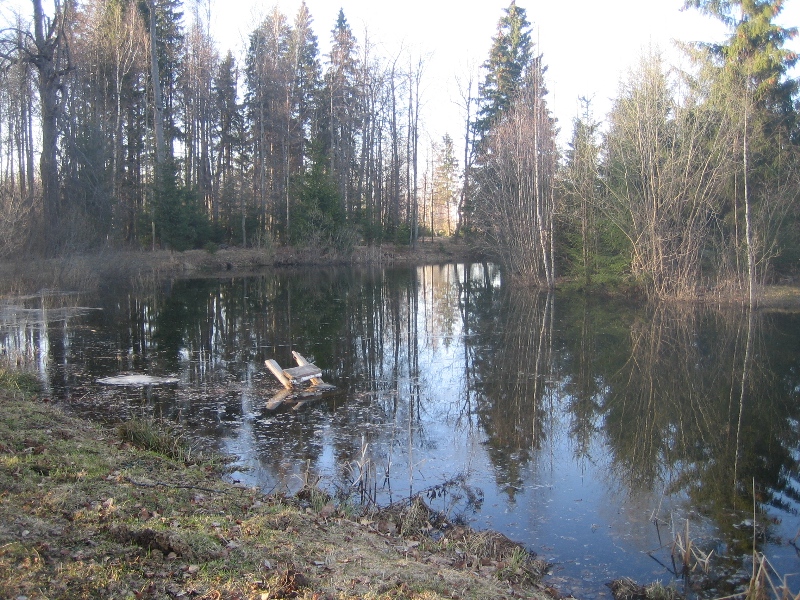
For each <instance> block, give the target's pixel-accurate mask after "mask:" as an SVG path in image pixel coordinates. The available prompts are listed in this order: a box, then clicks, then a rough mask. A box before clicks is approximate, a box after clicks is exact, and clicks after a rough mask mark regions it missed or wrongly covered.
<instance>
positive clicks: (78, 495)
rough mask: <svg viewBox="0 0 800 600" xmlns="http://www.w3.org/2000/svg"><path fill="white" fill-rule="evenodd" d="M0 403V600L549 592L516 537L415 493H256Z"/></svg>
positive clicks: (59, 418)
mask: <svg viewBox="0 0 800 600" xmlns="http://www.w3.org/2000/svg"><path fill="white" fill-rule="evenodd" d="M0 374H2V370H0ZM0 408H2V410H0V440H1V441H0V489H2V490H3V491H2V493H0V596H2V597H9V598H11V597H14V598H19V597H23V596H24V597H27V598H36V597H62V598H68V597H108V598H155V597H167V596H168V597H175V598H177V597H199V598H209V599H210V598H222V597H224V598H259V599H262V598H283V597H296V598H308V599H311V598H314V599H321V598H330V599H332V598H420V599H438V598H475V599H479V598H532V599H537V600H550V599H551V598H553V597H556V596H557V593H556V592H555V590H552V589H549V588H547V587H546V586H545V585H544V584H543V583H541V577H542V575H543V573H544V571H545V570H546V568H547V566H546V564H545V563H543V562H542V561H540V560H537V559H536V558H535V557H533V556H532V555H530V554H528V553H527V552H526V551H524V549H522V547H521V546H520V545H518V544H515V543H513V542H511V541H510V540H508V538H505V536H502V535H501V534H497V533H493V532H478V531H473V530H471V529H469V528H467V527H463V526H456V525H453V524H451V523H446V522H442V521H439V520H437V516H436V515H435V514H434V513H432V512H431V511H430V510H429V509H427V507H426V506H425V504H424V502H423V501H422V500H421V499H416V500H414V501H412V502H410V503H405V502H404V503H403V505H402V506H397V505H395V506H393V507H387V508H383V509H380V510H367V511H364V512H361V511H360V510H357V509H356V507H354V506H352V505H349V504H347V503H340V502H338V501H336V500H334V499H333V498H330V497H329V496H327V495H325V494H324V492H322V491H320V490H318V489H316V488H315V487H314V486H308V487H307V488H305V489H304V490H303V491H302V492H301V493H299V494H298V495H297V496H296V497H285V496H281V495H266V494H263V493H261V492H260V491H258V490H256V489H253V488H246V487H242V486H239V485H235V484H232V483H226V482H225V481H224V480H223V470H224V461H222V460H221V459H220V457H213V456H208V457H197V458H196V459H190V460H180V458H184V459H185V458H187V456H186V455H179V457H178V459H176V458H174V457H173V458H170V457H168V456H165V455H164V454H163V453H159V452H156V451H152V450H146V449H142V448H141V447H140V445H139V444H137V443H134V442H132V441H129V440H128V439H127V438H123V437H122V436H121V433H120V431H121V430H117V431H114V430H113V429H110V428H108V427H104V426H101V425H98V424H97V423H94V422H91V421H88V420H86V419H83V418H79V417H76V416H74V415H71V414H70V412H69V409H68V407H64V408H62V407H61V406H60V405H58V404H51V403H50V402H48V401H47V399H46V398H41V397H39V396H36V395H31V394H29V393H22V392H14V391H8V390H0ZM432 533H435V535H431V534H432ZM43 590H47V592H46V593H43Z"/></svg>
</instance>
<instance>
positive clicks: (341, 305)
mask: <svg viewBox="0 0 800 600" xmlns="http://www.w3.org/2000/svg"><path fill="white" fill-rule="evenodd" d="M798 333H800V315H798V314H793V313H780V312H754V313H748V312H747V311H743V310H736V309H727V310H721V309H715V308H713V307H709V306H702V307H698V306H688V305H650V304H641V303H638V304H637V303H626V302H621V301H618V300H617V301H611V300H606V299H591V298H589V299H587V298H585V297H583V296H576V295H569V294H555V295H548V294H544V293H537V292H534V291H531V290H527V289H518V288H515V287H513V286H510V285H506V283H505V282H504V280H503V277H502V275H501V273H500V272H499V271H498V270H497V269H496V268H495V267H493V266H492V265H490V264H448V265H437V266H425V267H415V268H391V269H389V268H385V269H379V268H373V269H362V270H358V269H304V270H287V271H270V272H266V273H261V274H258V275H253V276H249V277H236V278H227V279H214V278H207V279H174V280H146V279H143V280H139V281H137V282H136V283H135V285H134V284H131V285H122V284H120V285H114V284H113V282H111V283H109V285H108V287H107V289H105V290H104V291H103V292H102V293H100V294H93V295H92V296H91V297H82V296H81V295H79V294H78V295H69V294H58V295H55V294H42V295H38V296H31V297H28V298H20V299H16V300H15V301H11V300H8V301H6V302H5V304H3V305H2V306H0V352H2V353H3V355H4V356H5V357H6V360H11V359H13V360H15V361H17V362H18V363H20V364H23V365H28V366H29V367H30V368H32V369H36V370H38V372H39V373H40V376H41V378H42V380H43V381H44V382H45V386H46V393H47V394H49V395H51V396H52V397H53V398H56V399H58V400H59V401H61V402H63V403H64V404H66V405H68V406H70V407H72V409H73V410H75V411H78V412H80V413H82V414H87V415H90V416H92V417H94V418H98V419H103V420H106V421H110V422H114V421H118V420H121V419H124V418H126V417H128V416H131V415H149V416H155V417H158V418H164V419H169V420H173V421H179V422H180V423H182V424H183V426H185V427H186V428H187V430H188V431H189V432H191V435H192V436H193V437H194V438H195V439H196V440H198V441H199V442H201V443H203V444H205V445H207V446H213V447H214V448H217V449H219V450H221V451H223V452H226V453H230V454H233V455H235V456H236V457H237V462H236V463H235V468H236V470H235V472H234V473H233V474H232V475H231V478H232V479H234V480H236V481H240V482H243V483H245V484H247V485H253V486H258V487H260V488H261V489H263V490H264V491H266V492H269V491H289V492H291V491H294V490H297V489H298V488H299V487H300V486H301V485H302V482H303V480H304V479H306V478H313V479H314V480H316V479H317V478H320V479H319V484H320V485H321V486H323V487H326V488H327V489H329V490H331V491H332V492H339V493H340V494H350V495H351V497H355V498H356V499H363V500H365V501H377V502H378V503H380V504H388V503H390V502H396V501H403V500H404V499H407V498H408V497H409V496H410V495H411V494H412V493H421V494H423V496H424V498H425V499H426V501H427V502H428V503H429V504H430V505H431V507H432V508H434V509H437V510H440V511H443V512H446V513H447V514H448V515H449V516H450V517H451V518H453V519H457V520H463V521H466V522H468V523H469V524H471V525H472V526H474V527H477V528H491V529H494V530H497V531H500V532H502V533H504V534H505V535H507V536H508V537H510V538H511V539H513V540H516V541H519V542H522V543H524V544H525V545H526V547H528V548H529V549H530V550H532V551H534V552H536V553H537V554H539V555H540V556H542V557H543V558H545V559H546V560H548V561H549V562H551V563H552V564H553V568H552V573H551V574H550V576H549V578H550V580H549V583H550V584H551V585H554V586H555V587H556V588H557V589H559V591H561V592H562V593H564V594H568V593H573V594H575V595H576V596H577V597H581V598H593V597H610V591H609V589H608V588H607V587H606V585H605V584H606V583H607V582H609V581H611V580H612V579H615V578H617V577H621V576H627V577H632V578H634V579H636V580H637V581H639V582H643V583H644V582H651V581H655V580H660V581H661V582H663V583H669V582H673V583H674V584H675V585H676V586H678V588H679V589H680V590H681V591H687V592H690V593H691V595H696V596H700V597H715V596H721V595H723V594H725V593H730V592H731V591H732V590H733V589H735V588H736V586H739V589H741V585H742V582H743V581H745V580H747V578H748V577H749V574H750V569H751V563H750V562H749V558H748V557H749V556H750V555H751V553H752V549H753V543H754V540H755V544H756V548H757V549H758V550H759V551H761V552H763V553H764V554H765V555H766V557H767V558H768V559H769V561H770V562H771V564H772V565H773V566H774V567H775V568H776V570H777V571H778V572H779V573H780V574H781V575H789V574H792V573H797V572H800V552H799V551H798V547H797V545H796V543H797V536H798V533H800V516H798V506H799V505H800V504H799V502H800V402H798V400H800V335H798ZM293 350H295V351H298V352H300V353H301V354H303V355H304V356H306V357H308V358H309V359H313V361H314V363H315V364H316V365H317V366H319V367H320V368H321V369H322V372H323V378H324V379H325V381H326V382H328V383H331V384H333V385H335V386H336V388H337V392H336V393H334V394H330V395H327V396H325V397H323V398H320V399H318V400H316V401H314V402H308V403H305V404H303V405H301V406H298V405H292V404H290V403H284V404H283V405H281V406H280V407H278V408H277V409H274V410H270V409H269V408H267V403H268V401H269V400H270V399H271V398H272V396H273V395H274V394H275V393H276V392H277V391H279V390H280V385H279V384H278V383H277V381H276V380H275V379H274V378H273V377H272V375H270V374H269V372H268V371H267V370H266V369H265V367H264V360H265V359H275V360H277V362H278V363H279V364H280V365H282V366H284V367H288V366H294V361H293V359H292V354H291V352H292V351H293ZM117 375H149V376H153V377H159V378H161V377H164V378H168V379H167V380H166V381H169V380H170V379H169V378H176V379H177V380H178V382H177V383H172V384H166V385H158V386H155V385H153V386H150V385H148V386H145V387H121V386H109V385H103V384H101V383H99V382H98V379H101V378H104V377H111V376H117ZM754 515H755V522H754ZM687 528H688V540H690V542H691V545H692V548H693V549H694V552H693V553H692V552H691V549H688V548H687ZM681 545H682V546H683V547H684V549H686V550H689V554H690V556H689V558H688V561H689V563H690V564H691V566H692V567H693V568H694V571H693V572H692V573H691V574H690V575H689V576H685V575H682V573H681V571H682V564H681V557H680V552H679V549H680V546H681ZM709 556H710V558H709V559H708V561H707V564H706V560H705V559H706V558H707V557H709ZM706 566H707V567H708V573H706V572H705V569H704V567H706ZM789 581H790V583H792V579H791V578H790V579H789ZM794 583H797V582H794ZM796 591H797V590H795V592H796Z"/></svg>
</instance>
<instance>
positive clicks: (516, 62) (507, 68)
mask: <svg viewBox="0 0 800 600" xmlns="http://www.w3.org/2000/svg"><path fill="white" fill-rule="evenodd" d="M504 12H505V15H504V16H503V17H502V18H501V19H500V20H499V22H498V23H497V33H496V34H495V36H494V38H493V39H492V48H491V50H490V51H489V58H488V59H487V60H486V62H485V63H484V64H483V68H484V69H485V70H486V78H485V80H484V82H483V84H482V85H481V86H480V88H479V94H480V97H479V99H478V103H479V106H480V108H479V109H478V114H477V119H476V121H475V130H476V132H477V134H478V137H479V138H481V137H483V136H484V135H486V134H487V133H488V131H489V129H490V128H491V127H492V125H494V124H495V123H497V121H498V119H499V118H500V116H501V115H502V114H503V113H504V112H505V111H507V110H508V109H509V108H511V104H512V103H513V101H514V99H515V97H516V95H517V93H518V92H519V89H520V86H521V84H522V81H523V77H524V75H525V71H526V70H527V68H528V66H529V65H530V62H531V59H532V47H533V46H532V42H531V33H530V23H529V22H528V18H527V16H526V11H525V9H524V8H520V7H519V6H517V3H516V0H512V2H511V4H510V5H509V6H508V8H506V9H505V10H504Z"/></svg>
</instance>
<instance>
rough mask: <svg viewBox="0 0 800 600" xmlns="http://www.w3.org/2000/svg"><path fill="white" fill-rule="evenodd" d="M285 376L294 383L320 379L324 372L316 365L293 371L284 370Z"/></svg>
mask: <svg viewBox="0 0 800 600" xmlns="http://www.w3.org/2000/svg"><path fill="white" fill-rule="evenodd" d="M283 374H284V375H285V376H286V377H287V378H288V379H289V380H291V381H292V382H293V383H294V382H302V381H308V380H309V379H315V378H317V377H320V376H321V375H322V370H321V369H320V368H319V367H318V366H316V365H303V366H301V367H294V368H292V369H284V370H283Z"/></svg>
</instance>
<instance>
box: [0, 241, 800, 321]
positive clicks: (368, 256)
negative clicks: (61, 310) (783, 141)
mask: <svg viewBox="0 0 800 600" xmlns="http://www.w3.org/2000/svg"><path fill="white" fill-rule="evenodd" d="M485 260H486V259H485V258H482V257H480V256H478V255H477V254H476V253H475V252H474V250H473V249H472V248H471V247H470V246H469V245H468V244H467V242H465V241H464V239H463V238H460V239H453V238H442V239H437V240H424V241H422V240H421V241H420V242H419V243H418V245H417V247H416V248H412V247H410V246H404V245H396V244H383V245H379V246H358V247H356V248H355V249H354V251H353V252H352V253H351V254H347V255H343V254H338V253H336V252H332V251H326V250H320V249H316V248H293V247H280V248H277V249H269V248H221V249H217V250H214V251H208V250H186V251H183V252H176V251H170V250H155V251H152V250H108V251H104V252H103V251H101V252H98V253H95V254H76V255H70V256H63V257H58V258H49V259H44V258H30V259H17V260H11V261H0V298H2V297H4V296H6V297H8V296H20V295H30V294H38V293H40V292H41V291H42V290H74V291H81V292H89V293H90V292H92V291H96V290H99V289H100V288H101V287H103V286H105V285H107V283H108V282H109V281H120V280H123V281H129V282H136V281H140V280H152V279H162V278H168V277H178V278H181V277H231V276H246V275H252V274H257V273H259V272H263V271H264V270H268V269H274V268H339V267H341V268H364V267H375V268H385V267H395V266H398V267H399V266H415V265H417V266H421V265H435V264H445V263H453V262H482V261H485ZM513 280H514V279H513V278H512V281H513ZM518 284H519V285H522V286H524V285H526V284H525V282H524V281H518ZM559 290H562V291H567V292H575V293H581V294H584V295H586V296H587V297H595V298H619V299H623V300H629V301H636V302H648V301H651V300H648V299H647V297H646V295H645V294H644V293H643V290H641V289H640V288H637V287H636V286H635V285H633V284H631V283H630V282H623V281H620V282H618V283H616V284H614V283H605V282H599V283H594V284H592V285H590V286H589V287H588V288H587V287H585V286H584V285H583V284H581V283H580V282H578V281H577V280H573V279H568V278H565V279H561V280H559V281H558V282H557V285H556V288H555V291H556V292H558V291H559ZM654 301H656V302H659V300H654ZM661 301H663V302H673V303H677V304H686V305H698V306H702V305H706V306H714V305H716V306H720V307H736V306H738V307H745V306H746V294H745V292H744V291H742V290H736V289H733V288H731V287H728V288H726V289H717V290H714V289H709V290H707V291H706V292H703V293H700V294H699V295H698V296H697V297H693V298H685V299H682V298H674V299H667V300H661ZM756 308H757V309H762V310H777V311H797V310H800V281H798V282H795V281H794V280H789V281H782V282H780V283H775V284H769V285H765V286H763V287H762V288H761V289H760V290H759V299H758V305H757V307H756Z"/></svg>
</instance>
